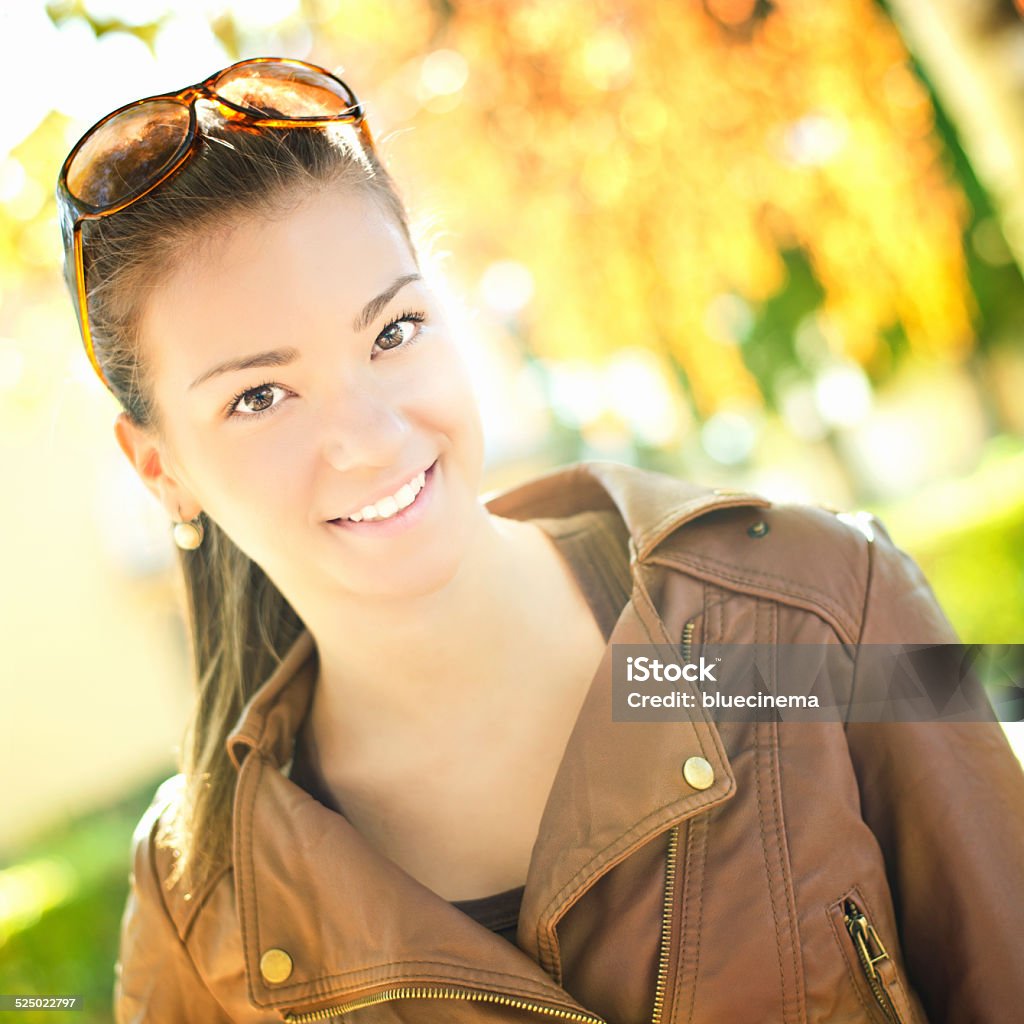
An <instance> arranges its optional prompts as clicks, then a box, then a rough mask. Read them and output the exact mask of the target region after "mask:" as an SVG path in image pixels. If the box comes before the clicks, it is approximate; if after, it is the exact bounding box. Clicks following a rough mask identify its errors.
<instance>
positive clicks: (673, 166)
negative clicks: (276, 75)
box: [0, 0, 1024, 1024]
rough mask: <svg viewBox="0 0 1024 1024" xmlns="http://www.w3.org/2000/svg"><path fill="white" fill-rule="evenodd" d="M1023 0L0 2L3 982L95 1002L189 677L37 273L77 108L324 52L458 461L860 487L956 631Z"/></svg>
mask: <svg viewBox="0 0 1024 1024" xmlns="http://www.w3.org/2000/svg"><path fill="white" fill-rule="evenodd" d="M1022 3H1024V0H1017V2H1016V3H1015V2H1013V0H889V2H886V3H881V2H877V0H829V3H827V4H810V3H806V2H799V0H681V2H678V3H674V4H650V3H641V2H640V0H632V2H619V3H611V2H601V0H594V2H591V3H587V4H580V3H570V2H567V0H522V2H515V3H512V2H506V0H488V2H486V3H485V2H482V0H386V2H381V3H376V4H367V3H360V2H356V0H245V2H243V0H175V2H174V3H171V2H170V0H54V2H52V3H48V4H47V3H42V2H34V0H7V2H6V3H5V4H4V6H3V8H2V10H0V38H2V39H3V41H4V44H5V45H4V50H5V59H4V61H3V64H2V66H0V81H2V83H3V86H4V94H5V95H6V96H7V97H8V102H7V103H6V104H5V110H4V116H3V118H2V119H0V275H2V276H0V399H2V400H0V424H2V428H3V429H2V430H0V453H2V460H3V461H2V472H3V488H4V492H3V493H4V495H5V498H6V500H5V501H4V502H3V506H2V510H0V516H2V517H3V518H2V530H3V535H4V536H5V537H7V548H6V552H5V555H4V559H3V571H2V578H3V588H2V591H0V630H2V633H3V637H4V646H5V649H6V650H7V651H8V654H9V658H8V662H7V667H6V668H5V669H4V670H3V678H2V687H3V691H2V702H0V714H2V715H3V721H4V723H5V726H6V728H5V730H4V735H5V742H4V744H3V745H2V748H0V775H2V777H3V778H6V779H7V780H8V782H7V784H6V785H5V786H4V787H3V796H2V801H3V805H2V819H0V820H2V822H3V824H2V828H0V992H4V993H12V994H13V993H25V994H29V993H71V994H79V995H81V996H83V997H84V998H85V1000H86V1011H85V1013H83V1014H80V1015H78V1016H76V1018H75V1019H76V1020H77V1021H79V1022H80V1024H86V1022H87V1021H93V1020H95V1021H102V1020H107V1019H109V1017H110V1002H109V1001H110V990H111V986H112V965H113V962H114V958H115V955H116V944H117V928H118V922H119V918H120V914H121V911H122V909H123V903H124V899H125V895H126V892H127V871H128V849H129V841H130V835H131V831H132V828H133V827H134V824H135V822H136V821H137V819H138V816H139V814H140V813H141V811H142V810H143V808H144V807H145V805H146V803H148V800H149V798H150V796H151V795H152V792H153V789H154V788H155V786H156V784H157V782H159V781H160V780H161V779H163V778H164V777H166V776H167V775H168V774H171V773H172V772H173V771H174V770H175V757H176V752H177V745H178V742H179V740H180V737H181V732H182V729H183V727H184V723H185V718H186V715H187V713H188V710H189V703H190V680H189V677H188V665H187V661H186V657H185V636H184V630H183V626H182V622H181V618H180V615H179V612H178V604H177V589H176V580H175V576H174V573H173V572H172V565H173V562H172V546H171V542H170V531H169V526H168V524H167V523H166V521H165V520H164V517H163V515H162V512H161V511H160V510H159V509H158V507H157V505H156V503H155V502H154V501H153V500H152V499H151V498H150V497H149V495H148V493H146V492H145V491H144V490H143V489H142V486H141V484H139V483H138V481H137V478H136V477H135V474H134V472H133V471H132V470H131V469H130V467H129V466H128V463H127V461H126V460H125V459H124V457H123V456H122V454H121V452H120V450H119V449H118V448H117V446H116V444H115V442H114V438H113V432H112V429H111V427H112V422H113V419H114V416H115V413H116V411H117V410H116V408H115V406H114V403H113V400H112V399H111V398H110V396H109V395H108V394H107V393H106V392H105V391H104V390H103V388H102V386H101V385H100V384H99V382H98V380H96V379H95V378H94V376H93V374H92V371H91V369H90V367H89V365H88V362H87V360H86V358H85V356H84V354H83V352H82V350H81V343H80V340H79V336H78V333H77V327H76V325H75V322H74V317H73V314H72V310H71V305H70V303H69V301H68V297H67V295H66V294H65V292H64V291H63V285H62V282H61V279H60V261H61V252H60V240H59V232H58V228H57V224H56V219H55V206H54V202H53V189H54V184H55V180H56V175H57V172H58V169H59V166H60V163H61V161H62V160H63V158H64V156H65V154H66V152H67V150H68V149H69V148H70V146H71V145H72V144H73V143H74V141H75V140H76V139H77V138H78V137H79V135H80V134H81V133H82V132H83V131H84V130H85V129H86V128H87V127H88V126H89V125H90V124H92V123H93V122H94V121H95V120H97V119H98V118H99V117H101V116H102V115H104V114H105V113H107V112H108V111H109V110H111V109H113V108H114V107H116V106H119V105H121V104H123V103H125V102H128V101H129V100H132V99H135V98H138V97H140V96H143V95H147V94H151V93H157V92H162V91H165V90H169V89H177V88H180V87H181V86H183V85H184V84H186V83H189V82H193V81H198V80H200V79H203V78H205V77H207V76H208V75H209V74H210V73H211V72H212V71H214V70H215V69H217V68H219V67H222V66H224V65H226V64H228V63H231V62H232V61H234V60H237V59H239V58H241V57H247V56H257V55H280V56H289V57H299V58H304V59H308V60H312V61H314V62H316V63H320V64H323V65H325V66H327V67H330V68H332V69H334V70H336V71H340V72H342V73H343V74H344V77H345V78H346V80H347V81H349V83H350V84H351V85H352V86H353V87H354V88H355V89H356V91H357V93H358V94H359V95H360V96H361V97H362V98H363V100H364V102H365V103H366V106H367V108H368V118H369V121H370V124H371V126H372V129H373V131H374V133H375V136H376V138H377V140H378V141H379V143H380V148H381V150H382V151H383V153H384V156H385V159H386V161H387V163H388V165H389V167H390V168H391V170H392V172H393V174H394V175H395V176H396V178H397V180H398V182H399V185H400V187H401V189H402V191H403V193H404V195H405V196H406V199H407V201H408V204H409V206H410V208H411V212H412V214H413V218H414V221H415V223H416V231H417V234H418V236H419V237H420V238H421V239H422V242H423V245H424V247H425V249H426V250H428V251H429V252H431V253H433V254H434V257H435V258H436V259H437V260H438V261H440V262H442V263H443V266H444V274H445V280H446V282H447V284H448V286H449V287H450V290H451V297H452V301H453V303H455V304H456V305H457V306H458V307H459V308H460V309H461V311H462V314H463V315H464V316H465V322H466V324H467V327H466V330H467V331H469V332H471V334H472V337H473V344H472V345H468V346H466V348H467V352H468V354H469V355H470V356H471V358H472V369H473V373H474V375H475V377H476V380H477V384H478V389H479V394H480V400H481V409H482V414H483V416H484V422H485V428H486V431H487V438H488V479H487V480H486V484H487V489H488V490H490V489H496V488H501V487H504V486H506V485H510V484H513V483H515V482H517V481H519V480H521V479H523V478H524V477H526V476H528V475H530V474H532V473H535V472H538V471H541V470H543V469H546V468H548V467H550V466H554V465H558V464H562V463H565V462H567V461H571V460H575V459H582V458H608V459H615V460H619V461H626V462H631V463H636V464H638V465H642V466H647V467H651V468H654V469H659V470H664V471H667V472H672V473H675V474H678V475H682V476H687V477H690V478H692V479H695V480H698V481H701V482H705V483H708V484H712V485H715V486H729V487H743V488H751V489H754V490H758V491H761V492H762V493H764V494H766V495H768V496H769V497H771V498H773V499H775V500H779V501H806V502H816V503H822V504H827V505H829V506H831V507H834V508H838V509H843V510H854V509H861V508H866V509H870V510H871V511H873V512H875V513H876V514H878V515H879V516H881V517H882V518H883V520H884V521H885V523H886V524H887V526H888V528H889V531H890V533H891V534H892V536H893V538H894V539H895V541H896V543H897V544H898V545H900V546H901V547H903V548H904V549H905V550H907V551H909V552H910V553H911V554H912V555H913V556H914V557H915V558H916V559H917V560H918V562H919V564H920V565H921V566H922V568H923V569H924V571H925V573H926V575H927V576H928V578H929V580H930V581H931V583H932V586H933V588H934V590H935V592H936V594H937V596H938V598H939V600H940V603H941V604H942V605H943V607H944V609H945V610H946V612H947V614H948V615H949V617H950V619H951V620H952V621H953V624H954V625H955V626H956V628H957V630H958V632H959V634H960V636H961V638H962V639H963V640H964V641H965V642H967V643H993V644H1003V643H1019V642H1021V641H1022V640H1024V636H1022V622H1024V398H1022V395H1024V344H1022V339H1024V281H1022V276H1021V270H1022V267H1024V189H1022V188H1021V186H1020V183H1021V182H1022V181H1024V14H1022ZM1005 728H1006V729H1007V732H1008V734H1009V735H1010V737H1011V742H1013V743H1014V744H1015V748H1016V749H1017V750H1018V752H1020V753H1022V754H1024V742H1022V740H1021V733H1020V727H1019V726H1018V725H1016V724H1007V725H1006V726H1005ZM40 1016H41V1015H40ZM31 1019H32V1015H31V1014H28V1015H19V1020H24V1021H28V1020H31Z"/></svg>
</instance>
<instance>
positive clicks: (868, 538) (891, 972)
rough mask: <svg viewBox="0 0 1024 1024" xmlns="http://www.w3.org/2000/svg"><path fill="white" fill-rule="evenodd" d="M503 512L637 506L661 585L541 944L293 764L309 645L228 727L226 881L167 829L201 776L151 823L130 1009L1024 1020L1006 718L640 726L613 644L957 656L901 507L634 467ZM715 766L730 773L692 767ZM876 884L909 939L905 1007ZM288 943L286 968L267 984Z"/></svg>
mask: <svg viewBox="0 0 1024 1024" xmlns="http://www.w3.org/2000/svg"><path fill="white" fill-rule="evenodd" d="M482 500H483V501H484V502H485V503H486V505H487V507H488V508H489V510H490V511H491V512H493V513H495V514H497V515H501V516H506V517H510V518H524V519H525V518H531V517H538V516H564V515H570V514H572V513H574V512H578V511H581V510H583V509H588V508H597V509H601V508H612V509H616V510H617V511H618V513H619V514H620V515H621V516H622V518H623V520H624V522H625V524H626V526H627V528H628V531H629V537H630V540H629V549H630V550H629V554H630V563H631V572H632V577H633V593H632V596H631V599H630V601H629V603H628V604H627V605H626V606H625V608H624V610H623V612H622V615H621V617H620V618H619V621H618V623H617V624H616V627H615V630H614V632H613V634H612V636H611V641H610V643H609V646H608V648H607V650H606V652H605V657H604V659H603V661H602V662H601V665H600V666H599V668H598V670H597V673H596V674H595V676H594V679H593V681H592V683H591V686H590V690H589V692H588V694H587V696H586V698H585V700H584V702H583V704H582V707H581V710H580V713H579V716H578V719H577V721H576V724H575V727H574V730H573V732H572V734H571V736H570V739H569V741H568V744H567V747H566V750H565V753H564V756H563V758H562V761H561V763H560V766H559V768H558V772H557V775H556V777H555V780H554V784H553V786H552V789H551V792H550V795H549V797H548V801H547V804H546V807H545V810H544V813H543V817H542V820H541V825H540V829H539V832H538V835H537V839H536V842H535V844H534V847H533V853H532V860H531V862H530V867H529V873H528V875H527V881H526V887H525V891H524V895H523V903H522V910H521V915H520V920H519V926H518V936H517V938H518V943H517V945H513V944H512V943H509V942H507V941H505V940H504V939H502V938H500V937H499V936H496V935H494V934H492V933H491V932H489V931H488V930H487V929H486V928H484V927H483V926H481V925H479V924H478V923H476V922H475V921H473V920H472V919H470V918H469V917H467V916H466V915H465V914H463V913H461V912H460V911H458V910H457V909H456V908H454V907H452V906H451V905H450V904H449V903H448V902H447V901H445V900H444V899H442V898H440V897H439V896H438V895H437V894H435V893H434V892H433V891H431V890H430V889H428V888H427V887H425V886H423V885H421V884H420V883H419V882H417V881H416V880H415V879H413V878H412V877H411V876H409V875H408V874H406V873H405V872H404V871H403V870H402V869H400V868H399V867H398V866H397V865H396V864H394V863H393V862H392V861H390V860H389V859H387V858H384V857H382V856H380V855H378V854H377V853H375V852H374V851H373V850H372V849H371V848H370V846H369V845H368V844H367V843H366V842H365V841H364V840H363V839H362V838H361V836H360V835H359V833H358V832H356V830H355V829H354V828H353V827H352V826H351V825H350V824H349V823H348V822H347V820H346V819H345V818H344V817H343V816H341V815H338V814H336V813H335V812H333V811H331V810H329V809H327V808H326V807H324V806H323V805H322V804H320V803H318V802H317V801H316V800H315V799H313V798H312V797H311V796H310V795H309V794H307V793H306V792H305V791H304V790H302V789H301V788H299V787H298V786H297V785H295V784H294V783H293V782H292V781H291V780H290V779H289V777H288V768H289V766H290V759H291V756H292V751H293V748H294V741H295V735H296V732H297V730H298V728H299V726H300V724H301V722H302V720H303V717H304V715H305V714H306V711H307V709H308V707H309V702H310V699H311V695H312V688H313V685H314V681H315V677H316V653H315V647H314V645H313V642H312V639H311V638H310V636H309V635H308V634H303V635H302V636H300V638H299V639H298V641H297V642H296V644H295V645H294V646H293V647H292V649H291V650H290V651H289V652H288V653H287V655H286V656H285V657H284V660H283V661H282V662H281V664H280V666H279V667H278V669H277V670H276V671H275V672H274V673H273V675H272V676H271V677H270V678H269V679H268V680H266V681H265V683H264V684H263V685H262V686H261V687H260V689H259V690H258V691H257V692H256V693H255V695H254V696H253V697H252V699H251V700H250V701H249V703H248V705H247V706H246V708H245V710H244V712H243V714H242V715H241V717H240V719H239V721H238V723H237V725H236V727H235V728H234V730H233V732H232V735H231V737H230V738H229V740H228V749H229V752H230V754H231V758H232V761H233V763H234V764H235V765H236V766H237V769H238V780H237V790H236V795H235V800H234V811H233V816H234V832H233V835H234V850H233V861H232V864H231V865H230V866H229V867H226V868H225V870H224V871H223V873H222V874H220V875H219V876H218V877H217V878H215V879H213V880H211V881H210V883H209V884H208V886H207V888H206V890H205V891H202V892H189V893H186V892H184V891H182V889H181V886H180V885H179V886H174V887H168V886H167V885H165V884H164V883H163V879H165V878H166V877H167V876H168V875H169V873H170V871H171V867H172V864H173V851H170V850H167V849H164V848H163V847H158V846H157V845H156V844H155V843H154V841H153V837H154V835H155V832H156V827H157V824H158V821H159V818H160V815H161V814H163V813H166V812H167V811H168V809H169V808H170V807H172V806H173V803H174V801H175V799H176V797H177V794H178V792H179V791H180V784H181V781H182V780H181V777H180V776H174V777H172V778H170V779H168V780H167V781H166V782H165V783H164V784H163V785H162V786H161V787H160V789H159V790H158V792H157V794H156V795H155V797H154V799H153V802H152V804H151V806H150V808H149V809H148V810H147V812H146V813H145V815H144V816H143V818H142V820H141V821H140V823H139V826H138V829H137V830H136V833H135V836H134V840H133V851H134V862H133V870H132V875H131V891H130V895H129V898H128V902H127V904H126V907H125V910H124V916H123V919H122V930H121V945H120V956H119V961H118V964H117V968H116V972H115V978H116V980H115V991H114V1000H115V1010H116V1019H117V1021H118V1022H119V1024H129V1022H141V1021H149V1022H161V1024H162V1022H167V1024H171V1022H184V1021H196V1022H210V1024H222V1022H227V1021H233V1022H245V1024H250V1022H253V1024H255V1022H270V1021H280V1020H282V1019H284V1020H288V1019H299V1020H304V1019H313V1016H312V1015H313V1014H315V1012H316V1011H322V1014H323V1015H322V1017H321V1018H320V1019H323V1020H348V1019H351V1020H352V1021H353V1022H354V1024H384V1022H389V1024H390V1022H400V1021H401V1022H442V1021H444V1022H467V1024H468V1022H478V1024H484V1022H492V1021H507V1022H512V1021H520V1022H524V1021H542V1020H544V1019H552V1018H553V1019H568V1020H574V1019H576V1020H589V1021H605V1022H608V1024H642V1022H645V1021H653V1022H655V1024H662V1022H664V1024H668V1022H674V1024H681V1022H686V1024H722V1022H726V1021H727V1022H729V1024H769V1022H771V1024H818V1022H821V1024H824V1022H828V1024H855V1022H856V1024H885V1022H887V1021H888V1022H891V1021H897V1022H900V1024H971V1022H975V1024H982V1022H985V1024H1003V1022H1009V1021H1013V1020H1019V1019H1020V1014H1021V1012H1022V1011H1021V1007H1024V970H1022V963H1021V956H1020V952H1019V940H1020V936H1021V934H1022V933H1021V923H1020V922H1021V921H1022V920H1024V895H1022V894H1024V773H1022V771H1021V766H1020V764H1019V762H1018V761H1017V759H1016V757H1015V756H1014V754H1013V752H1012V750H1011V749H1010V747H1009V744H1008V742H1007V740H1006V738H1005V735H1004V733H1003V731H1002V729H1001V728H1000V726H999V725H998V723H996V722H994V721H992V722H970V723H948V722H943V723H911V722H901V723H852V722H851V723H843V722H827V723H814V724H809V723H793V722H790V723H784V722H719V723H717V724H716V723H714V722H712V721H710V720H707V721H703V722H701V721H695V722H669V721H665V722H643V723H637V722H614V721H612V716H611V664H612V660H611V654H612V649H611V644H615V643H634V644H635V643H652V642H653V643H662V644H670V645H678V644H679V642H680V637H681V635H682V633H683V631H684V627H685V626H686V625H687V624H688V623H689V624H690V629H691V630H692V642H693V644H694V650H695V651H696V650H697V649H698V647H699V645H700V644H702V643H747V642H749V643H754V642H756V643H774V642H778V643H831V644H835V643H841V644H846V645H857V644H863V643H938V642H957V641H958V640H959V638H958V637H957V636H956V634H955V632H954V630H953V628H952V626H951V625H950V623H949V622H948V620H947V618H946V617H945V615H944V614H943V612H942V610H941V609H940V607H939V605H938V603H937V602H936V599H935V597H934V594H933V593H932V591H931V589H930V587H929V585H928V583H927V582H926V580H925V579H924V577H923V575H922V574H921V571H920V569H919V568H918V567H917V565H916V564H915V563H914V562H913V560H912V559H911V558H910V557H909V556H908V555H907V554H906V553H904V552H903V551H902V550H900V549H899V548H898V547H897V546H896V545H895V544H894V543H893V541H892V539H891V538H890V536H889V534H888V533H887V532H886V530H885V527H884V525H883V524H882V523H881V522H880V521H879V520H878V519H876V518H874V517H873V516H870V515H868V514H866V513H859V514H855V515H845V514H844V515H837V514H836V513H835V512H834V511H833V510H828V509H825V508H822V507H819V506H814V505H803V504H780V503H773V502H771V501H769V500H768V499H767V498H765V497H762V496H760V495H757V494H751V493H747V492H743V491H720V490H713V489H710V488H707V487H702V486H699V485H695V484H692V483H689V482H686V481H681V480H678V479H676V478H674V477H671V476H669V475H666V474H662V473H656V472H652V471H648V470H641V469H637V468H634V467H630V466H626V465H622V464H619V463H614V462H605V461H588V462H580V463H575V464H572V465H570V466H566V467H562V468H559V469H556V470H552V471H550V472H548V473H545V474H543V475H541V476H539V477H536V478H534V479H532V480H530V481H529V482H527V483H524V484H522V485H519V486H516V487H513V488H510V489H508V490H505V491H502V492H501V493H495V494H491V495H485V496H484V498H483V499H482ZM758 522H762V523H764V524H765V525H766V526H767V530H765V529H764V527H758V528H756V529H755V531H754V532H753V533H750V532H748V529H749V527H751V526H752V525H754V524H755V523H758ZM855 685H856V659H855V658H851V661H850V687H851V691H852V689H853V687H854V686H855ZM695 756H699V757H702V758H704V759H706V760H707V761H708V762H709V764H710V766H711V768H712V770H713V773H714V781H713V782H712V784H711V785H710V786H709V787H708V788H705V789H700V790H698V789H694V788H691V787H690V786H689V785H688V784H687V782H686V780H685V778H684V776H683V775H682V772H681V768H682V765H683V764H684V762H685V761H686V760H687V759H688V758H691V757H695ZM670 855H671V857H670ZM670 859H671V863H670ZM848 900H852V901H854V903H855V904H856V906H857V907H858V908H859V909H860V911H861V912H862V913H863V914H864V915H865V916H866V918H867V919H868V920H869V921H870V923H871V926H872V927H873V928H874V930H875V932H876V933H877V936H878V939H879V941H880V942H882V943H883V944H884V947H885V950H886V952H887V954H888V956H887V957H886V958H884V959H883V960H881V961H879V964H878V975H879V979H880V982H879V983H880V985H881V987H882V989H883V993H887V996H886V995H885V994H883V996H882V997H881V998H880V997H879V996H878V995H877V994H876V991H875V987H874V986H873V984H872V982H871V980H870V978H869V976H868V973H867V972H866V971H865V970H864V968H863V966H862V962H861V961H860V960H859V958H858V955H857V950H856V947H855V944H854V942H853V939H852V938H851V935H850V933H849V932H848V930H847V928H846V927H845V925H844V914H843V910H844V907H845V906H847V902H846V901H848ZM268 949H276V950H283V951H285V952H286V953H287V954H288V957H290V960H291V971H290V973H289V975H288V977H287V978H286V979H284V980H282V981H278V982H271V981H268V980H267V979H266V978H265V977H264V975H263V973H261V968H260V963H261V957H263V955H264V954H265V953H266V951H267V950H268ZM345 1007H349V1009H348V1012H345V1013H344V1015H343V1016H339V1015H338V1013H337V1012H336V1011H338V1010H339V1009H341V1008H345ZM303 1014H309V1015H310V1016H309V1017H307V1018H303V1017H302V1015H303Z"/></svg>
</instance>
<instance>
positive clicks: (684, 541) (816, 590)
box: [650, 492, 895, 643]
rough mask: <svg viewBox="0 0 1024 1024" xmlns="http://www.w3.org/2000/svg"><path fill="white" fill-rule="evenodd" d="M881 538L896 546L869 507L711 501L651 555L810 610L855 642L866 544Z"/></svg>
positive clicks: (880, 542)
mask: <svg viewBox="0 0 1024 1024" xmlns="http://www.w3.org/2000/svg"><path fill="white" fill-rule="evenodd" d="M719 493H721V492H719ZM879 545H882V546H885V547H888V548H891V549H893V550H895V546H894V545H893V544H892V540H891V538H890V537H889V534H888V532H887V530H886V529H885V526H884V524H883V523H882V521H881V520H880V519H878V518H877V517H876V516H875V515H873V514H872V513H870V512H866V511H854V512H842V511H840V510H838V509H835V508H831V507H829V506H826V505H818V504H810V503H804V502H774V501H772V502H770V503H769V504H766V505H749V506H744V505H737V506H734V507H731V508H711V509H709V510H708V511H707V512H705V513H704V514H703V515H701V516H700V517H699V518H697V519H693V520H691V521H689V522H685V523H683V524H682V525H681V526H679V527H678V528H677V529H676V530H674V531H673V532H672V533H671V534H670V535H669V536H668V537H666V538H665V540H664V541H663V542H662V543H661V544H659V546H658V548H657V551H656V552H655V553H654V554H653V555H652V557H651V559H650V560H651V561H654V562H659V563H662V564H665V565H669V566H672V567H675V568H677V569H680V570H682V571H685V572H688V573H690V574H691V575H695V576H699V577H701V578H702V579H705V580H707V581H709V582H713V583H716V584H718V585H719V586H721V587H724V588H725V589H731V590H736V591H740V592H743V593H746V594H750V595H754V596H757V597H764V598H767V599H769V600H775V601H781V602H783V603H785V604H789V605H792V606H794V607H799V608H803V609H805V610H806V611H810V612H813V613H814V614H816V615H819V616H820V617H822V618H823V619H825V620H826V621H828V622H829V623H830V625H831V626H832V627H833V628H834V629H835V631H836V633H837V634H838V635H839V637H840V639H841V641H842V642H844V643H856V642H857V639H858V636H859V633H860V628H861V623H862V620H863V613H864V603H865V595H866V592H867V586H868V580H869V577H870V568H871V553H870V550H869V549H870V548H871V547H872V546H879Z"/></svg>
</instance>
